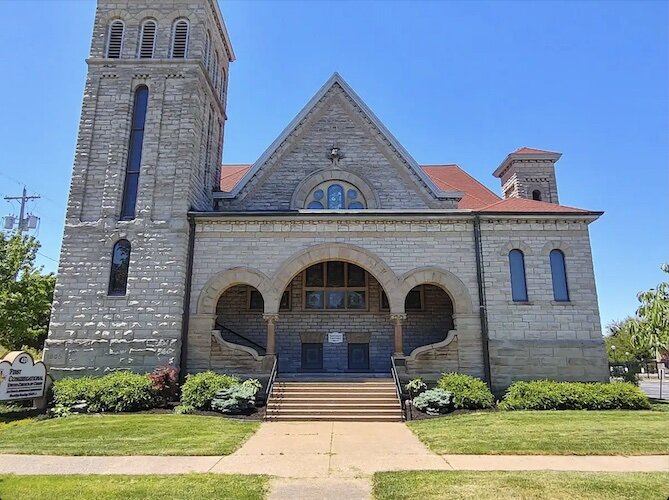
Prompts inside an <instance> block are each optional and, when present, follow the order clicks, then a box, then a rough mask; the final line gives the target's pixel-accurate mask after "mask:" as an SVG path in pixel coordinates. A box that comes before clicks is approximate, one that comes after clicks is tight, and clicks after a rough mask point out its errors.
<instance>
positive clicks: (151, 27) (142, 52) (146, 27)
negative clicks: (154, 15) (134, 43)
mask: <svg viewBox="0 0 669 500" xmlns="http://www.w3.org/2000/svg"><path fill="white" fill-rule="evenodd" d="M157 27H158V25H157V24H156V22H155V21H152V20H149V21H145V22H144V24H143V25H142V36H141V41H140V44H139V58H140V59H152V58H153V52H154V48H155V46H156V28H157Z"/></svg>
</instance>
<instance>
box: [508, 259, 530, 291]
mask: <svg viewBox="0 0 669 500" xmlns="http://www.w3.org/2000/svg"><path fill="white" fill-rule="evenodd" d="M509 270H510V272H511V297H512V298H513V301H514V302H527V282H526V281H525V256H524V255H523V252H521V251H520V250H517V249H516V250H511V251H510V252H509Z"/></svg>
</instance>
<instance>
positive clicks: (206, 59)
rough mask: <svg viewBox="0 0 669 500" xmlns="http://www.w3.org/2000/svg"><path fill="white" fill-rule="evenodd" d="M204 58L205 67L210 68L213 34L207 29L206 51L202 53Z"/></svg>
mask: <svg viewBox="0 0 669 500" xmlns="http://www.w3.org/2000/svg"><path fill="white" fill-rule="evenodd" d="M202 59H204V67H205V68H207V69H209V60H210V59H211V35H210V34H209V31H207V33H206V35H205V36H204V52H203V54H202Z"/></svg>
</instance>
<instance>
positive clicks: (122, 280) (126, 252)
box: [108, 240, 130, 296]
mask: <svg viewBox="0 0 669 500" xmlns="http://www.w3.org/2000/svg"><path fill="white" fill-rule="evenodd" d="M129 266H130V242H129V241H128V240H118V241H117V242H116V243H115V244H114V248H113V250H112V263H111V271H110V272H109V292H108V293H109V295H117V296H118V295H125V294H126V290H127V288H128V267H129Z"/></svg>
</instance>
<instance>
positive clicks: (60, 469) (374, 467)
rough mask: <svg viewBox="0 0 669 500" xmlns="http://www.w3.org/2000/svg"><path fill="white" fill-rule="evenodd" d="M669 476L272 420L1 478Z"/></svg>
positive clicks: (608, 461) (27, 468)
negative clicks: (163, 451)
mask: <svg viewBox="0 0 669 500" xmlns="http://www.w3.org/2000/svg"><path fill="white" fill-rule="evenodd" d="M425 469H432V470H562V471H609V472H650V471H666V472H669V455H659V456H519V455H509V456H504V455H435V454H434V453H432V452H431V451H429V450H428V449H427V448H426V447H425V446H424V445H423V444H422V443H421V442H420V441H419V440H418V439H417V438H416V437H415V436H414V434H413V433H412V432H411V431H410V430H409V429H408V428H407V427H406V426H405V425H404V424H402V423H399V422H374V423H372V422H266V423H263V424H262V426H261V427H260V430H259V431H258V432H257V433H256V434H255V435H253V436H252V437H251V439H249V440H248V441H247V442H246V444H244V446H242V448H240V449H239V450H237V451H236V452H235V453H233V454H232V455H228V456H225V457H220V456H210V457H193V456H191V457H188V456H183V457H174V456H169V457H156V456H152V457H146V456H128V457H61V456H47V455H0V473H2V474H5V473H15V474H185V473H189V472H200V473H204V472H211V473H225V474H231V473H239V474H268V475H272V476H276V477H281V478H290V479H293V480H305V479H309V478H323V479H332V480H335V479H341V480H354V479H356V478H361V477H367V476H370V475H372V474H373V473H375V472H379V471H387V470H425Z"/></svg>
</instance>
